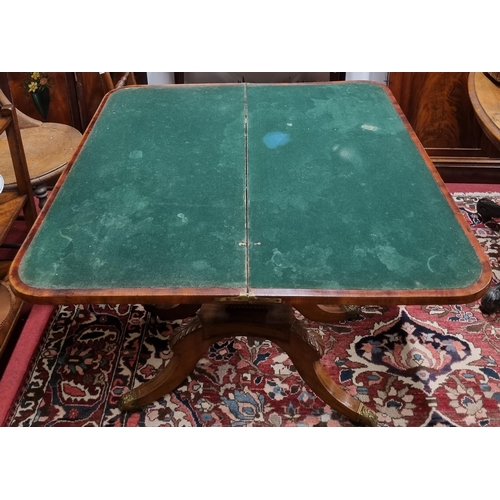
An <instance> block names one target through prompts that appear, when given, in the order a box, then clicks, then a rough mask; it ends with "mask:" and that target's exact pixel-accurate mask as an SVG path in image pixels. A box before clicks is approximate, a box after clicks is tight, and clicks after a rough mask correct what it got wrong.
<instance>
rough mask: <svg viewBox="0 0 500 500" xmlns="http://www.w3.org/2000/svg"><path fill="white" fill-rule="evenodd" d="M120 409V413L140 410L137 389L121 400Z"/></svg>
mask: <svg viewBox="0 0 500 500" xmlns="http://www.w3.org/2000/svg"><path fill="white" fill-rule="evenodd" d="M118 408H119V409H120V411H131V410H138V409H139V408H140V406H139V405H138V404H137V394H136V390H135V389H132V390H131V391H129V392H127V393H126V394H124V395H123V396H122V397H121V398H120V401H119V402H118Z"/></svg>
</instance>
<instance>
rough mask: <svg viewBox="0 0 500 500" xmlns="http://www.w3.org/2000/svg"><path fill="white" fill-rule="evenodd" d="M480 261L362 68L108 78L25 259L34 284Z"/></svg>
mask: <svg viewBox="0 0 500 500" xmlns="http://www.w3.org/2000/svg"><path fill="white" fill-rule="evenodd" d="M481 273H482V264H481V262H480V260H479V258H478V256H477V253H476V250H475V249H474V248H473V246H472V245H471V243H470V241H469V238H468V237H467V235H466V234H465V232H464V230H463V227H462V226H461V225H460V224H459V222H458V220H457V215H456V213H455V212H454V210H453V209H452V208H451V207H450V204H449V202H448V200H447V199H446V198H445V196H443V193H442V192H441V189H440V187H439V186H438V185H437V184H436V181H435V179H434V178H433V175H432V173H431V172H430V170H429V168H428V166H427V164H426V161H425V160H424V158H423V157H422V153H421V150H420V149H419V148H418V147H417V145H416V144H415V142H414V140H413V138H412V136H411V134H410V133H409V130H408V129H407V127H406V125H405V123H404V122H403V121H402V119H401V117H400V115H399V114H398V112H397V110H396V109H395V107H394V105H393V103H392V101H391V99H390V97H389V96H388V94H387V92H386V90H385V88H384V87H382V86H379V85H375V84H369V83H362V82H358V83H345V84H324V85H323V84H318V85H273V86H271V85H249V84H242V85H220V86H217V85H215V86H167V87H142V88H141V87H133V88H126V89H122V90H120V91H116V92H113V93H111V94H110V95H109V97H108V98H107V100H106V102H105V104H104V106H103V107H102V109H101V110H100V112H99V117H98V119H97V120H96V121H95V123H94V124H93V125H92V127H91V130H90V132H89V134H88V136H87V137H86V140H85V143H84V144H83V146H82V148H81V150H80V152H79V154H78V156H77V158H76V160H75V161H74V163H73V164H72V165H71V168H70V170H69V173H68V175H67V177H66V178H65V180H64V183H63V185H62V187H61V189H60V190H59V192H58V194H57V196H56V198H55V200H54V201H53V203H52V205H51V207H50V210H49V211H48V212H47V213H46V215H45V217H44V219H43V222H42V223H41V225H40V227H39V228H38V231H37V233H36V235H35V237H34V238H33V241H32V242H31V243H30V245H29V247H28V248H27V250H26V252H25V254H24V255H23V258H22V261H21V262H20V264H19V278H20V280H21V281H22V282H23V283H24V284H25V285H26V286H28V287H32V288H33V289H34V290H35V292H34V294H35V295H36V290H44V291H45V292H44V293H50V292H51V291H54V292H58V291H61V290H62V291H64V290H73V291H75V290H76V291H78V290H86V291H88V290H95V291H97V293H98V291H99V290H103V289H108V290H109V289H121V290H131V295H133V294H134V293H136V292H137V289H148V290H162V289H168V290H169V293H173V295H175V290H176V289H182V290H186V289H188V290H195V291H196V292H198V293H200V291H203V290H209V289H212V292H211V293H213V289H217V292H216V294H217V295H224V293H225V290H231V293H232V294H234V293H241V294H244V295H248V294H252V293H257V294H258V295H259V296H260V295H266V294H268V295H273V294H274V295H276V293H279V290H297V291H298V293H299V294H300V290H330V291H332V290H333V291H334V292H332V293H335V291H336V290H338V291H346V290H366V291H381V292H382V293H383V292H385V291H387V292H389V293H391V292H392V291H394V290H417V291H419V290H420V291H423V292H425V291H426V290H456V289H462V288H467V287H469V286H471V285H472V284H474V283H475V282H477V280H478V279H479V278H480V276H481ZM172 290H173V292H172ZM276 290H278V292H276ZM47 291H48V292H47ZM201 295H202V293H201Z"/></svg>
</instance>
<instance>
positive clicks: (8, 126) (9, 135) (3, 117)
mask: <svg viewBox="0 0 500 500" xmlns="http://www.w3.org/2000/svg"><path fill="white" fill-rule="evenodd" d="M0 107H1V109H0V134H2V135H4V136H5V141H6V143H7V146H8V150H9V154H10V159H11V163H12V168H13V172H14V177H15V180H16V184H15V189H12V190H10V191H5V190H4V191H2V192H1V193H0V245H2V246H4V242H5V239H6V237H7V235H8V233H9V231H10V230H11V229H12V227H13V225H14V222H15V221H16V220H18V219H19V217H20V215H21V213H22V215H23V218H24V221H25V223H26V225H27V228H28V229H29V228H31V226H32V225H33V224H34V222H35V219H36V217H37V213H36V208H35V203H34V200H33V193H32V190H31V182H30V176H29V172H28V166H27V163H26V156H25V153H24V148H23V143H22V141H21V130H20V127H19V123H18V116H17V114H16V112H15V108H14V106H13V105H12V104H1V106H0ZM0 172H1V173H2V175H3V167H2V169H1V170H0ZM9 268H10V261H8V260H7V261H1V262H0V356H1V355H2V354H3V352H4V350H5V347H6V345H7V341H8V340H9V338H10V336H11V334H12V332H13V330H14V327H15V324H16V322H17V319H18V318H19V315H20V312H21V307H22V305H23V302H22V301H21V300H20V299H19V298H18V297H16V296H15V295H14V294H13V293H12V290H11V289H10V284H9V281H8V278H7V275H8V271H9Z"/></svg>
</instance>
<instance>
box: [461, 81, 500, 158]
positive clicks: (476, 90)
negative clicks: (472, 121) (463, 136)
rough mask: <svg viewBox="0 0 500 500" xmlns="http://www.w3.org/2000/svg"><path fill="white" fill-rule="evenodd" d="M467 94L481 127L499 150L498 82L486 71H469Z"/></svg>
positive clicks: (499, 97)
mask: <svg viewBox="0 0 500 500" xmlns="http://www.w3.org/2000/svg"><path fill="white" fill-rule="evenodd" d="M469 96H470V100H471V103H472V107H473V108H474V112H475V113H476V117H477V119H478V122H479V124H480V125H481V128H482V129H483V131H484V133H485V134H486V136H487V137H488V139H489V140H490V141H491V142H492V144H493V145H494V146H495V147H496V148H497V149H499V150H500V82H497V81H495V80H492V79H491V78H490V77H489V76H488V75H487V74H486V73H471V74H470V75H469Z"/></svg>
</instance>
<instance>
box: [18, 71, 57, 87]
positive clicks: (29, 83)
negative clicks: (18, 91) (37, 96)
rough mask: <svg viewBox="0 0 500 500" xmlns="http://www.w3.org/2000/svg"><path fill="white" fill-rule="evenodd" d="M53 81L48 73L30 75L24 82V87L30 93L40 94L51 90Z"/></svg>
mask: <svg viewBox="0 0 500 500" xmlns="http://www.w3.org/2000/svg"><path fill="white" fill-rule="evenodd" d="M51 85H52V80H51V79H50V77H49V75H48V74H47V73H29V78H28V79H27V80H25V81H24V87H25V88H26V90H27V91H28V92H40V91H43V90H45V89H50V87H51Z"/></svg>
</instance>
